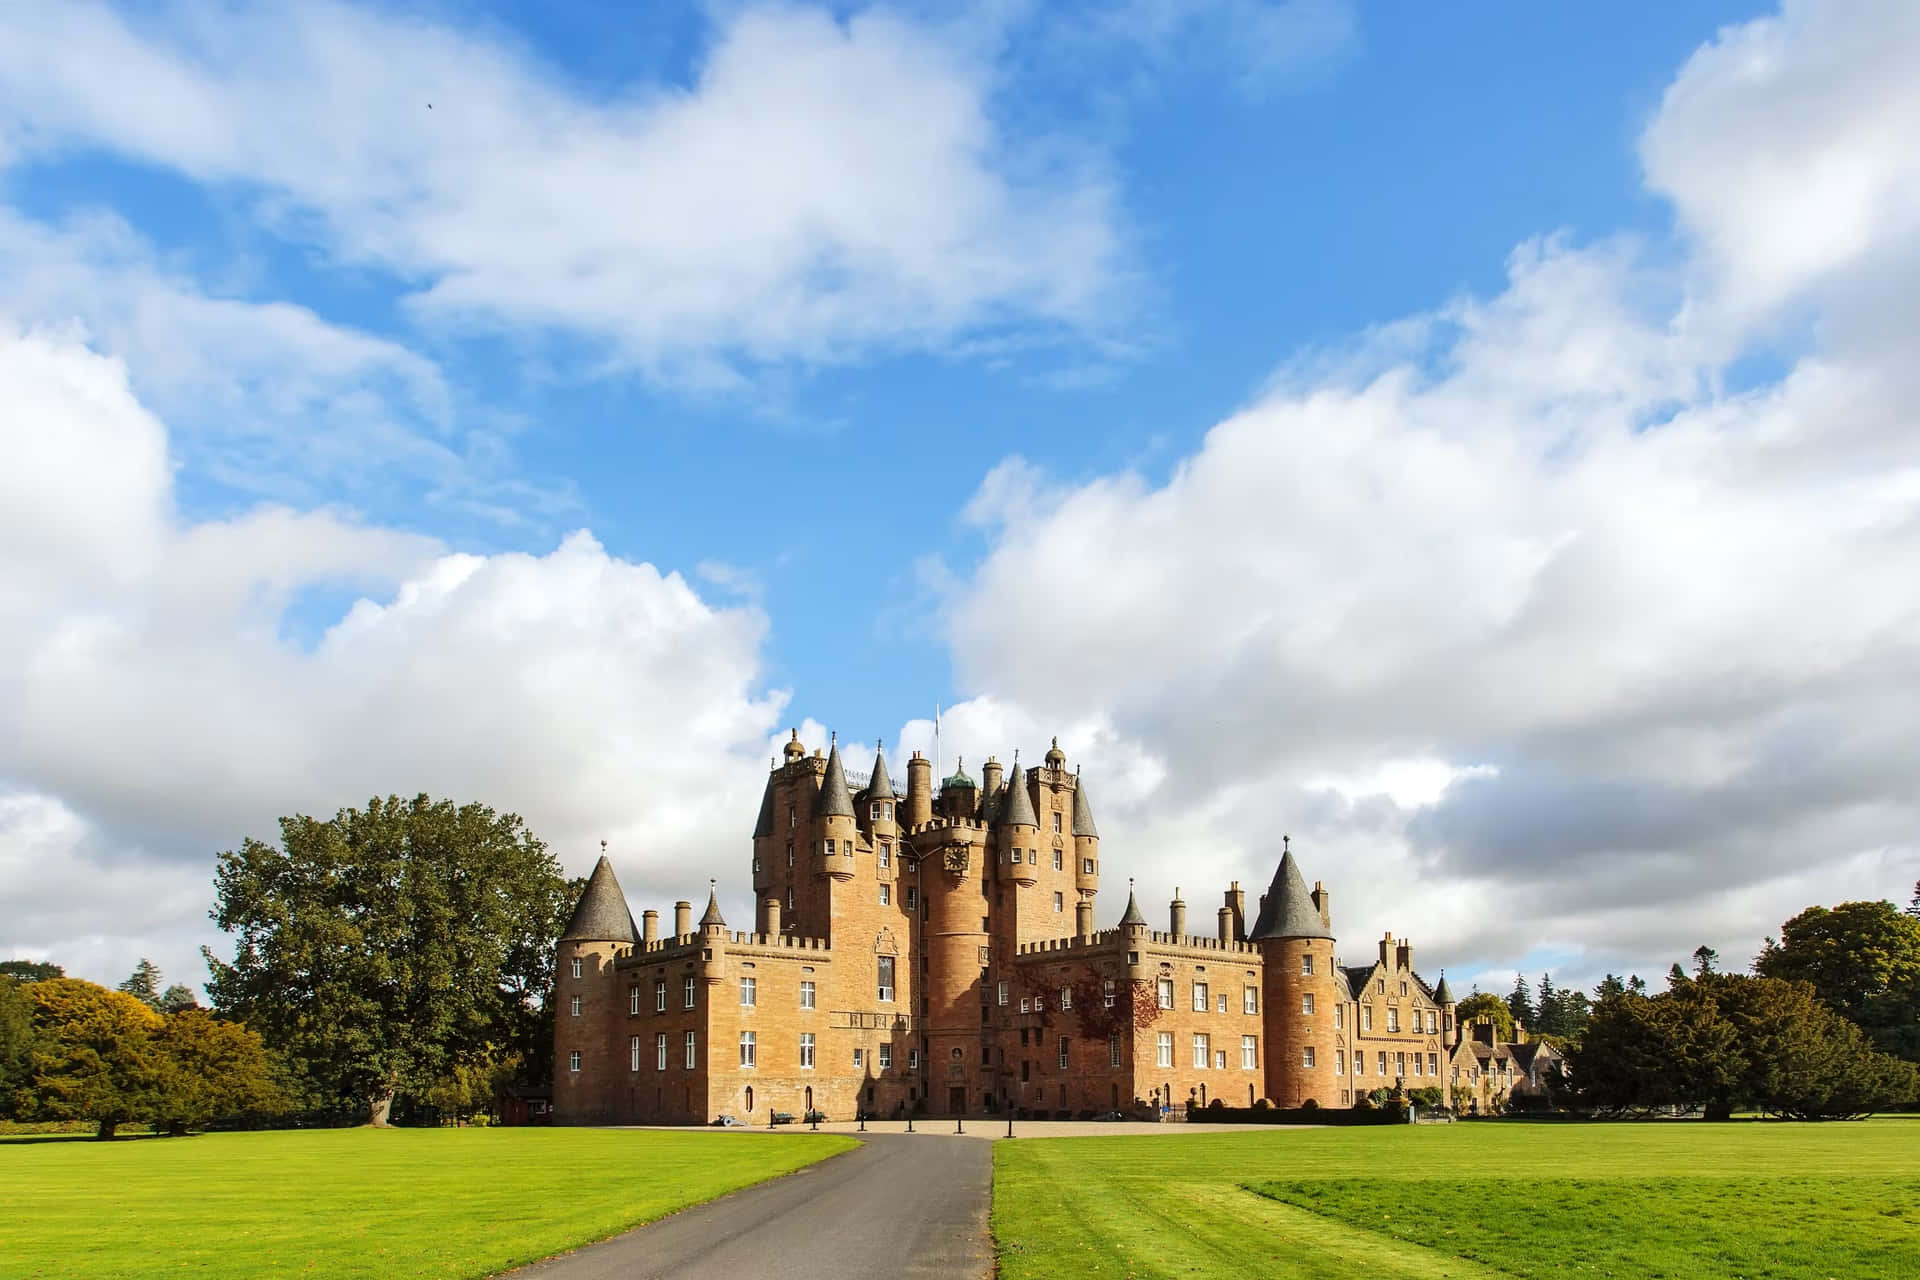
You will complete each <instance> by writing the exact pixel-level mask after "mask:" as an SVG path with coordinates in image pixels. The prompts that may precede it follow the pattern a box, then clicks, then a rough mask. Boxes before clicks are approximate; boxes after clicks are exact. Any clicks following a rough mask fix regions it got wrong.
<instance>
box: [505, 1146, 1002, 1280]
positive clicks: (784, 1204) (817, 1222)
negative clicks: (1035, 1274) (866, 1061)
mask: <svg viewBox="0 0 1920 1280" xmlns="http://www.w3.org/2000/svg"><path fill="white" fill-rule="evenodd" d="M970 1127H971V1126H970ZM1001 1132H1003V1133H1004V1132H1005V1130H1004V1129H1002V1130H1001ZM992 1193H993V1144H992V1143H988V1142H977V1141H969V1140H968V1139H967V1138H957V1137H953V1136H951V1135H945V1134H934V1133H915V1134H905V1133H874V1134H868V1135H866V1139H865V1141H864V1143H863V1144H862V1145H861V1146H860V1147H859V1148H858V1149H857V1150H854V1151H849V1152H847V1153H846V1154H845V1155H839V1156H834V1157H832V1158H830V1159H828V1160H825V1161H823V1162H821V1163H820V1164H816V1165H810V1166H808V1167H807V1168H805V1169H802V1170H800V1171H799V1172H797V1173H793V1174H790V1175H788V1176H787V1177H784V1178H776V1179H774V1180H773V1181H771V1182H763V1183H761V1184H760V1185H759V1186H757V1187H748V1188H747V1189H746V1190H744V1191H736V1192H734V1193H733V1194H732V1195H730V1196H723V1197H721V1198H720V1199H718V1200H710V1201H708V1202H707V1203H706V1204H702V1205H695V1206H694V1207H693V1208H691V1209H686V1210H683V1211H682V1212H680V1213H677V1214H674V1215H673V1216H672V1217H670V1218H663V1219H661V1220H660V1221H659V1222H655V1223H652V1224H650V1225H648V1226H644V1227H638V1228H635V1229H634V1230H632V1231H629V1232H627V1233H626V1234H625V1235H620V1236H615V1237H614V1238H613V1239H611V1240H605V1241H602V1242H601V1243H599V1244H595V1245H588V1246H586V1247H585V1248H583V1249H580V1250H578V1251H576V1252H574V1253H570V1254H567V1255H566V1256H564V1257H560V1258H554V1259H552V1260H551V1261H548V1262H542V1263H536V1264H535V1265H533V1266H531V1267H527V1268H525V1269H523V1270H520V1271H516V1272H513V1273H512V1275H513V1277H514V1280H645V1278H647V1277H654V1276H659V1277H667V1276H672V1277H674V1278H675V1280H708V1278H709V1277H711V1278H712V1280H721V1278H722V1277H724V1278H725V1280H741V1278H742V1277H748V1276H778V1277H780V1278H781V1280H816V1278H817V1280H866V1278H867V1277H873V1278H874V1280H880V1277H894V1276H941V1277H948V1276H961V1277H983V1276H988V1275H990V1274H992V1271H993V1246H992V1243H991V1241H990V1238H989V1236H988V1234H987V1208H988V1205H989V1203H990V1202H991V1200H992Z"/></svg>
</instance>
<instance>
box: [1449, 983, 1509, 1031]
mask: <svg viewBox="0 0 1920 1280" xmlns="http://www.w3.org/2000/svg"><path fill="white" fill-rule="evenodd" d="M1481 1018H1487V1019H1490V1020H1492V1022H1493V1029H1494V1033H1495V1034H1496V1035H1498V1036H1499V1038H1500V1040H1501V1042H1502V1043H1506V1042H1507V1041H1510V1040H1512V1039H1513V1014H1512V1013H1511V1012H1509V1011H1508V1009H1507V1002H1506V1001H1505V1000H1502V999H1501V998H1500V997H1499V996H1496V995H1494V994H1493V993H1492V992H1490V991H1476V992H1474V993H1473V994H1472V995H1470V996H1468V997H1467V998H1466V999H1465V1000H1462V1001H1461V1002H1460V1003H1459V1004H1457V1005H1455V1006H1454V1007H1453V1019H1454V1023H1455V1025H1456V1026H1462V1027H1464V1026H1466V1025H1468V1024H1469V1023H1472V1022H1477V1021H1478V1020H1480V1019H1481Z"/></svg>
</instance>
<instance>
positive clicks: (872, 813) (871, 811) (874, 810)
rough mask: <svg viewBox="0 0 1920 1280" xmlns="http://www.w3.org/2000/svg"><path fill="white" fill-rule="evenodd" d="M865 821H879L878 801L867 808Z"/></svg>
mask: <svg viewBox="0 0 1920 1280" xmlns="http://www.w3.org/2000/svg"><path fill="white" fill-rule="evenodd" d="M867 821H869V822H878V821H880V802H879V801H878V800H875V801H874V802H873V803H872V804H871V805H869V806H867Z"/></svg>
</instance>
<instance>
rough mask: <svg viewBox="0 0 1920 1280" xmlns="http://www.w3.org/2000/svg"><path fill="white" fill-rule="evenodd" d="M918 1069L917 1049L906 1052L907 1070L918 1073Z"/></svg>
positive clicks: (918, 1054)
mask: <svg viewBox="0 0 1920 1280" xmlns="http://www.w3.org/2000/svg"><path fill="white" fill-rule="evenodd" d="M919 1069H920V1051H919V1050H918V1049H909V1050H907V1070H909V1071H918V1070H919Z"/></svg>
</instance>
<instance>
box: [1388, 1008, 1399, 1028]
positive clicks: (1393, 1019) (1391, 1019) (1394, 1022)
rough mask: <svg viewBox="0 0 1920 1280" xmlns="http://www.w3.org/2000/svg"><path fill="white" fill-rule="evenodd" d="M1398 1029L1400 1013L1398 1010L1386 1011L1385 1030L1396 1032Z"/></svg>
mask: <svg viewBox="0 0 1920 1280" xmlns="http://www.w3.org/2000/svg"><path fill="white" fill-rule="evenodd" d="M1399 1029H1400V1011H1399V1010H1398V1009H1388V1010H1387V1030H1389V1031H1398V1030H1399Z"/></svg>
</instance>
